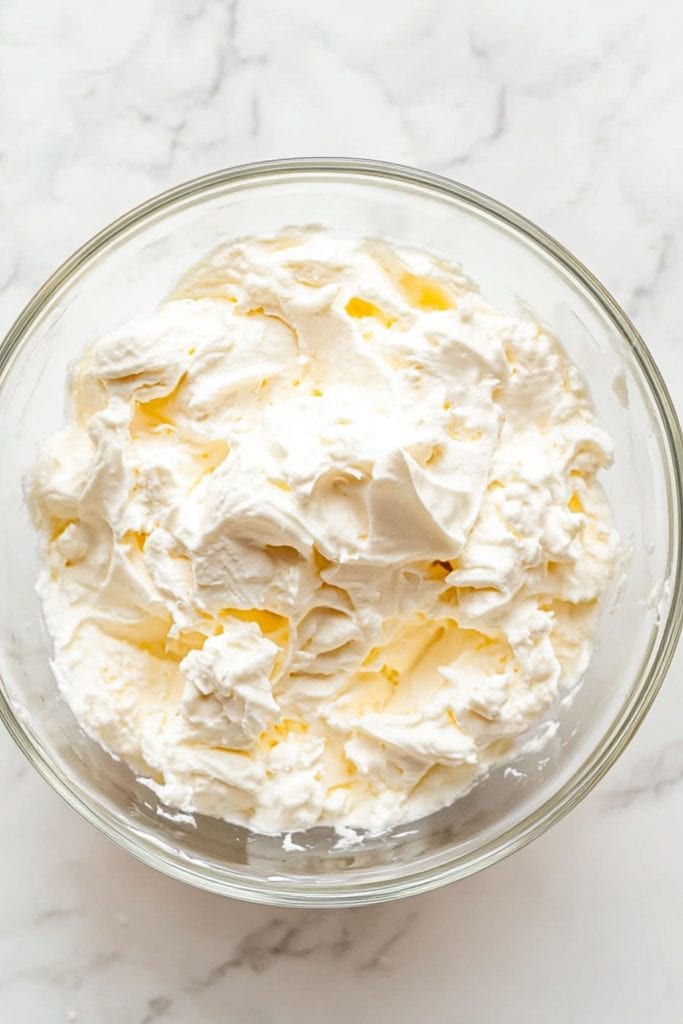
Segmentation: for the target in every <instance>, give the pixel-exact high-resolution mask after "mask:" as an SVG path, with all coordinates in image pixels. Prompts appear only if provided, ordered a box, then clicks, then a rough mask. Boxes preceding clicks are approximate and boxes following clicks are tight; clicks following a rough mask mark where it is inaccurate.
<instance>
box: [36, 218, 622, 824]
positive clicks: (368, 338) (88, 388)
mask: <svg viewBox="0 0 683 1024" xmlns="http://www.w3.org/2000/svg"><path fill="white" fill-rule="evenodd" d="M70 389H71V414H70V420H69V424H68V426H67V427H66V428H65V429H64V430H62V431H61V432H60V433H59V434H57V435H56V436H55V437H53V438H52V439H51V441H50V442H49V443H48V444H47V446H46V447H45V450H44V452H43V454H42V456H41V458H40V461H39V465H38V466H37V469H36V472H35V477H34V481H33V489H32V498H33V506H34V511H35V515H36V517H37V521H38V523H39V525H40V528H41V532H42V536H43V544H44V547H43V556H44V561H43V565H44V568H43V571H42V574H41V577H40V581H39V589H40V594H41V597H42V599H43V602H44V608H45V616H46V620H47V624H48V627H49V630H50V633H51V634H52V637H53V640H54V661H53V666H54V670H55V673H56V676H57V679H58V681H59V685H60V687H61V690H62V692H63V694H64V696H65V698H66V700H67V701H68V703H69V704H70V706H71V708H72V709H73V711H74V713H75V715H76V717H77V719H78V721H79V722H80V723H81V725H82V726H83V728H84V729H85V730H86V731H87V732H88V733H89V734H90V735H91V736H93V737H95V738H96V739H97V740H99V742H100V743H101V744H102V745H103V746H105V747H106V748H107V749H109V750H111V751H113V752H115V753H116V754H118V755H120V756H122V757H123V758H125V760H126V761H128V762H129V763H130V764H131V766H132V767H133V768H134V769H135V771H136V772H138V773H139V774H140V775H141V776H142V777H143V778H145V779H147V780H149V783H150V785H152V786H153V788H154V789H155V790H156V792H157V793H158V795H159V797H160V798H161V799H162V800H163V801H164V802H165V803H166V804H168V805H170V806H172V807H176V808H179V809H181V810H183V811H187V812H195V811H196V812H201V813H204V814H209V815H214V816H216V817H220V818H225V819H226V820H228V821H233V822H237V823H241V824H245V825H248V826H250V827H251V828H253V829H255V830H258V831H261V832H278V831H289V830H295V829H302V828H307V827H309V826H313V825H320V824H326V825H333V826H339V827H341V826H355V827H360V828H371V829H376V830H381V829H384V828H388V827H390V826H393V825H396V824H398V823H401V822H405V821H409V820H413V819H416V818H418V817H420V816H422V815H424V814H427V813H429V812H432V811H434V810H435V809H437V808H440V807H443V806H445V805H447V804H449V803H450V802H451V801H452V800H453V799H454V798H455V797H456V796H457V795H458V794H460V793H462V792H463V791H464V790H465V789H467V788H468V787H469V786H470V785H471V784H472V782H473V781H474V780H475V779H476V778H477V777H478V776H480V775H481V774H483V773H484V772H485V771H486V770H487V769H488V768H489V767H490V766H491V765H492V764H494V763H496V762H500V761H501V760H505V759H510V758H511V757H512V756H513V755H514V754H515V753H516V752H517V751H519V749H520V748H521V746H522V745H523V743H524V742H525V740H528V738H529V735H530V732H529V730H530V727H532V726H533V725H534V724H536V725H538V723H539V720H540V719H541V717H542V716H544V713H545V712H547V711H548V709H549V708H550V707H551V705H552V704H553V702H554V701H555V700H556V698H557V696H558V694H560V693H561V692H562V691H567V690H569V689H571V688H572V687H574V686H576V684H577V682H578V681H579V680H580V678H581V676H582V674H583V673H584V671H585V669H586V666H587V663H588V660H589V658H590V654H591V649H592V639H593V634H594V629H595V617H596V602H597V599H598V598H599V597H600V595H601V594H602V592H603V591H604V590H605V588H606V586H607V584H608V581H609V578H610V573H611V569H612V565H613V562H614V559H615V553H616V548H617V537H616V534H615V533H614V530H613V528H612V525H611V517H610V512H609V508H608V506H607V504H606V500H605V497H604V495H603V492H602V489H601V487H600V485H599V484H598V483H597V482H596V474H597V472H598V470H600V469H601V468H602V467H604V466H606V465H607V464H608V463H609V462H610V457H611V455H610V450H611V445H610V441H609V438H608V437H607V436H606V435H605V433H604V432H603V431H602V430H601V429H599V428H598V427H597V426H596V425H595V423H594V421H593V412H592V408H591V404H590V400H589V398H588V395H587V393H586V390H585V387H584V383H583V381H582V379H581V376H580V375H579V373H578V371H577V370H576V368H575V367H574V366H573V365H572V364H571V362H569V360H568V358H567V356H566V354H565V353H564V352H563V350H562V348H561V347H560V345H559V344H558V343H557V341H555V340H554V339H553V338H552V337H550V336H549V335H548V334H547V333H546V332H545V331H544V330H543V329H542V328H540V327H539V326H538V325H536V324H535V323H533V322H531V321H529V320H521V319H514V318H511V317H509V316H504V315H502V314H501V313H499V312H497V311H496V310H495V309H492V308H491V307H490V306H489V305H487V304H486V302H484V301H483V300H482V298H481V297H480V296H479V295H478V293H477V291H476V290H475V289H474V287H473V286H472V285H471V283H470V282H468V281H467V279H465V278H464V277H463V276H462V274H461V272H460V271H459V269H458V268H457V267H454V266H451V265H448V264H446V263H444V262H442V261H441V260H439V259H437V258H436V257H433V256H429V255H427V254H425V253H421V252H417V251H414V250H409V249H401V248H398V247H392V246H389V245H387V244H385V243H380V242H377V241H372V240H364V239H357V238H347V237H343V236H341V237H340V236H338V235H336V234H333V233H331V232H327V231H324V230H322V229H305V230H303V229H302V230H290V231H286V232H283V233H282V234H280V235H278V236H273V237H261V238H249V239H246V240H242V241H240V242H236V243H234V244H230V245H228V246H226V247H224V248H222V249H220V250H219V251H217V252H215V253H213V254H212V255H211V257H210V258H209V259H208V260H207V261H206V262H204V263H203V264H201V265H200V266H199V267H197V268H195V269H194V270H192V271H191V272H190V273H189V274H188V275H187V277H186V278H185V279H184V280H183V282H182V283H181V285H180V287H179V288H178V290H177V292H176V293H175V296H174V298H173V299H172V300H171V301H168V302H166V303H164V304H163V305H161V306H160V307H159V308H158V309H156V310H155V311H154V312H152V313H150V314H149V315H146V316H141V317H139V318H137V319H135V320H132V321H131V322H129V323H128V324H126V325H125V326H124V327H122V328H121V329H119V330H116V331H114V332H113V333H112V334H109V335H107V336H106V337H104V338H102V339H101V340H99V341H98V342H96V343H95V344H94V345H93V346H92V347H90V348H89V349H88V351H87V352H86V354H85V356H84V358H83V359H82V361H81V362H80V364H79V365H78V366H77V367H75V369H74V371H73V374H72V379H71V382H70Z"/></svg>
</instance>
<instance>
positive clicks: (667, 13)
mask: <svg viewBox="0 0 683 1024" xmlns="http://www.w3.org/2000/svg"><path fill="white" fill-rule="evenodd" d="M656 8H657V16H656V17H655V16H654V8H653V5H652V3H647V2H645V0H622V3H620V4H618V5H616V4H606V3H605V4H600V3H595V0H591V2H590V3H588V2H585V0H577V2H575V3H573V4H549V3H547V0H523V2H522V3H520V4H508V3H505V2H504V0H481V2H479V3H477V4H467V5H465V4H463V3H459V2H449V0H442V2H439V0H393V2H391V0H327V2H325V3H319V2H315V0H282V2H280V3H277V2H276V0H230V2H227V0H156V2H154V0H117V3H115V4H93V3H88V2H87V0H60V2H59V3H52V2H50V0H24V2H23V3H19V2H14V3H13V2H11V0H10V2H6V3H1V4H0V223H1V225H2V244H1V245H0V329H4V328H6V327H7V326H8V325H9V323H10V321H11V320H12V319H13V317H14V316H15V315H16V314H17V313H18V312H19V310H20V308H21V307H22V305H23V303H24V302H25V301H26V300H27V299H28V298H29V296H30V295H31V293H32V292H33V291H34V289H35V288H36V287H37V285H39V284H40V283H41V281H42V280H43V279H44V278H45V277H46V275H47V274H48V273H49V272H50V271H51V270H52V269H53V268H54V267H55V266H56V265H57V264H58V263H59V262H60V261H61V260H62V259H63V258H64V257H65V256H66V255H68V253H69V252H70V251H71V250H72V249H73V248H74V247H76V246H77V245H78V244H79V243H80V242H82V241H83V240H84V239H85V238H87V237H88V236H90V235H91V234H92V233H93V232H95V231H96V230H97V229H98V228H100V227H101V226H102V225H104V224H105V223H106V222H108V221H109V220H111V219H112V218H113V217H115V216H117V215H118V214H120V213H122V212H123V211H124V210H126V209H127V208H128V207H130V206H132V205H134V204H136V203H138V202H139V201H141V200H143V199H145V198H147V197H148V196H150V195H152V194H153V193H155V192H158V191H160V190H162V189H164V188H166V187H168V186H170V185H172V184H175V183H177V182H180V181H182V180H183V179H186V178H189V177H194V176H195V175H198V174H202V173H204V172H207V171H210V170H213V169H216V168H218V167H222V166H226V165H230V164H235V163H241V162H244V161H249V160H255V159H265V158H269V157H282V156H296V155H299V156H301V155H324V154H335V155H346V156H372V157H376V158H380V159H389V160H395V161H400V162H405V163H411V164H415V165H418V166H422V167H425V168H429V169H432V170H437V171H440V172H443V173H446V174H449V175H451V176H453V177H455V178H458V179H459V180H461V181H464V182H466V183H467V184H470V185H473V186H475V187H477V188H479V189H481V190H482V191H485V192H488V193H490V194H492V195H494V196H496V197H498V198H499V199H502V200H503V201H504V202H507V203H509V204H510V205H512V206H513V207H515V208H517V209H519V210H520V211H521V212H523V213H525V214H527V215H528V216H530V217H531V218H532V219H533V220H535V221H537V222H538V223H540V224H541V225H543V226H544V227H546V228H547V229H548V230H549V231H550V232H551V233H553V234H554V235H556V236H557V237H558V238H559V239H561V240H562V241H563V242H564V243H565V244H566V245H567V246H569V248H570V249H572V250H573V251H574V252H575V253H576V254H577V255H578V256H579V257H580V258H581V259H582V260H584V262H586V263H587V264H588V265H589V266H590V267H591V268H592V269H593V270H594V271H595V272H596V274H597V275H598V276H599V277H601V278H602V280H603V281H604V282H605V284H606V285H607V286H608V287H609V288H610V289H611V290H612V291H613V292H614V294H615V295H616V296H617V298H618V299H619V300H620V301H621V302H622V303H623V305H624V306H625V308H626V309H627V311H628V312H629V313H630V314H631V315H632V316H633V318H634V319H635V321H636V323H637V324H638V326H639V327H640V329H641V331H642V332H643V334H644V336H645V338H646V340H647V341H648V343H649V345H650V346H651V348H652V350H653V352H654V354H655V357H656V358H657V360H658V361H659V364H660V366H661V368H662V370H663V372H664V375H665V377H666V378H667V380H668V381H669V383H670V385H671V387H672V390H673V393H674V398H675V400H676V401H677V403H678V406H679V408H682V407H683V377H682V376H681V374H680V372H677V371H679V366H680V358H681V344H682V343H683V342H682V340H681V336H680V313H679V312H677V309H676V301H677V299H676V296H677V295H678V294H679V292H680V281H679V275H680V274H681V273H682V272H683V189H682V188H681V166H683V133H682V132H681V124H683V64H682V63H681V60H680V36H681V29H682V28H683V14H682V13H681V8H680V6H679V5H678V4H675V3H673V2H672V0H666V2H663V3H661V4H658V5H656ZM682 667H683V657H682V656H680V655H679V657H678V658H677V661H676V662H675V663H674V666H673V668H672V670H671V672H670V675H669V679H668V681H667V683H666V684H665V686H664V689H663V691H662V694H661V696H660V698H659V699H658V701H657V702H656V704H655V706H654V709H653V710H652V712H651V713H650V715H649V717H648V719H647V720H646V722H645V724H644V725H643V727H642V729H641V730H640V732H639V734H638V736H637V737H636V739H635V740H634V742H633V743H632V745H631V746H630V747H629V749H628V751H627V752H626V753H625V754H624V756H623V757H622V758H621V760H620V761H619V763H618V765H617V766H616V767H615V768H614V769H613V770H612V771H611V772H610V774H609V775H608V776H607V778H606V779H604V780H603V782H602V783H601V785H599V786H598V787H597V789H596V790H595V791H594V792H593V793H592V794H591V795H590V796H589V798H588V799H587V800H585V801H584V803H583V804H582V805H581V806H580V807H579V808H578V809H577V810H576V811H574V813H572V814H571V815H570V816H569V817H568V818H566V819H565V820H564V821H562V822H561V823H560V824H559V825H558V826H556V827H555V828H554V829H553V830H552V831H551V832H550V833H549V834H547V835H546V836H545V837H543V838H542V839H540V840H538V841H537V842H536V843H534V844H532V845H531V846H530V847H528V848H527V849H525V850H524V851H522V852H521V853H518V854H516V855H515V856H514V857H512V858H511V859H509V860H507V861H505V862H504V863H502V864H499V865H497V866H496V867H494V868H492V869H490V870H489V871H486V872H485V873H483V874H482V875H480V876H477V877H474V878H470V879H468V880H466V881H464V882H460V883H458V884H456V885H453V886H451V887H449V888H447V889H444V890H441V891H438V892H435V893H431V894H429V895H426V896H421V897H417V898H414V899H412V900H408V901H405V902H400V903H396V904H392V905H386V906H382V907H378V908H371V909H359V910H348V911H321V912H302V911H272V910H268V909H266V908H259V907H254V906H249V905H247V904H240V903H237V902H233V901H229V900H225V899H221V898H220V897H215V896H211V895H208V894H206V893H202V892H199V891H194V890H192V889H190V888H187V887H184V886H182V885H181V884H179V883H176V882H173V881H171V880H169V879H167V878H164V877H162V876H160V875H157V874H155V873H154V872H153V871H151V870H150V869H148V868H146V867H143V866H142V865H141V864H138V863H137V862H135V861H133V860H132V859H131V858H129V857H128V856H127V855H125V854H124V853H122V852H121V851H119V850H118V849H116V848H115V847H114V846H113V845H111V844H109V843H108V842H107V841H106V840H105V839H103V838H101V837H100V836H99V835H97V834H96V833H95V832H94V831H93V829H91V828H90V826H88V825H87V824H86V823H85V822H84V821H82V820H81V819H80V818H79V817H78V816H77V815H76V814H75V813H74V812H73V811H71V810H70V809H69V808H68V807H67V806H66V805H65V804H63V803H62V802H61V801H60V799H59V798H58V797H57V796H56V795H55V794H54V793H52V792H51V790H50V789H49V788H48V786H47V785H46V783H44V782H43V781H42V780H41V779H40V778H39V777H38V775H37V774H36V773H35V772H34V771H33V770H32V769H31V768H30V767H29V765H28V763H27V762H26V761H25V760H24V759H23V757H22V756H21V754H20V753H19V752H18V751H17V750H16V749H15V748H14V746H13V745H12V743H11V741H10V740H9V738H8V737H7V736H6V735H5V734H4V733H3V734H2V735H0V774H1V776H2V778H3V779H4V781H5V787H4V793H5V811H4V825H3V829H2V842H0V867H1V869H2V870H1V871H0V903H1V905H2V919H1V920H0V1019H2V1020H3V1021H7V1022H10V1021H11V1022H12V1024H23V1022H25V1021H26V1022H28V1021H30V1022H32V1024H52V1022H61V1021H74V1022H88V1024H90V1022H98V1024H99V1022H102V1024H110V1022H111V1024H119V1022H126V1024H151V1022H152V1021H162V1022H164V1024H180V1022H182V1024H184V1022H195V1021H202V1022H209V1024H211V1022H214V1021H215V1022H218V1021H221V1022H222V1021H229V1022H231V1024H271V1022H275V1021H277V1022H281V1021H296V1022H297V1024H313V1022H316V1024H317V1022H318V1021H319V1020H321V1019H324V1020H326V1021H329V1022H330V1024H337V1022H342V1021H344V1022H345V1021H347V1020H357V1021H361V1022H364V1021H369V1020H376V1019H380V1020H388V1021H392V1022H394V1021H395V1022H396V1024H408V1022H413V1021H438V1022H444V1024H498V1022H503V1021H504V1022H505V1024H535V1022H539V1024H541V1022H543V1024H546V1022H553V1024H574V1022H576V1021H588V1022H593V1021H596V1022H600V1024H611V1022H613V1021H614V1022H617V1021H618V1022H619V1024H636V1022H640V1021H642V1020H647V1021H651V1022H654V1024H668V1022H671V1024H674V1022H676V1024H677V1022H679V1021H680V1020H681V1019H683V972H682V971H681V969H680V964H681V948H682V943H683V885H682V881H681V867H680V864H681V856H680V850H681V848H682V847H683V724H682V723H683V696H682V695H681V688H680V686H679V685H678V684H679V678H680V674H681V668H682Z"/></svg>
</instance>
